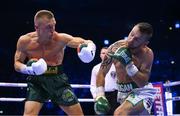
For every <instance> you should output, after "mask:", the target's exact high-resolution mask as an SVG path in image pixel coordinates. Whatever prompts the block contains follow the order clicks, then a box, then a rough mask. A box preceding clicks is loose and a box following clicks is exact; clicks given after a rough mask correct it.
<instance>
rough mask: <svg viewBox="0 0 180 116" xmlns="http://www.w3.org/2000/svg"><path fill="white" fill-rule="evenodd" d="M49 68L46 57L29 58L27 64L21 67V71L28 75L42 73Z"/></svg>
mask: <svg viewBox="0 0 180 116" xmlns="http://www.w3.org/2000/svg"><path fill="white" fill-rule="evenodd" d="M46 70H47V64H46V62H45V60H44V59H42V58H40V59H39V60H37V61H36V60H29V61H28V62H27V65H25V64H24V65H23V66H22V67H21V70H20V72H21V73H23V74H28V75H42V74H43V73H44V72H46Z"/></svg>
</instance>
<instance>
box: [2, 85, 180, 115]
mask: <svg viewBox="0 0 180 116" xmlns="http://www.w3.org/2000/svg"><path fill="white" fill-rule="evenodd" d="M177 85H180V81H176V82H169V83H163V84H162V86H163V88H168V87H171V86H177ZM0 87H19V88H22V87H23V88H25V87H27V84H26V83H6V82H0ZM71 87H72V88H83V89H84V88H85V89H89V88H90V85H83V84H71ZM163 96H164V98H165V100H164V102H165V103H166V108H165V110H166V112H167V115H173V105H172V104H173V102H175V101H180V96H175V97H173V96H172V93H171V92H168V91H165V92H164V95H163ZM24 100H25V98H9V97H0V102H22V101H24ZM78 100H79V101H80V102H94V99H92V98H78ZM47 102H51V101H50V100H49V101H47ZM155 102H156V101H155Z"/></svg>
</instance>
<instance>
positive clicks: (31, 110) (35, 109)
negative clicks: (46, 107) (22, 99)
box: [24, 101, 42, 116]
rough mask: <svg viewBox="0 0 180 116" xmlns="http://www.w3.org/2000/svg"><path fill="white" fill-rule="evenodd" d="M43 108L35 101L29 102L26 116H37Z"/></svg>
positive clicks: (26, 104)
mask: <svg viewBox="0 0 180 116" xmlns="http://www.w3.org/2000/svg"><path fill="white" fill-rule="evenodd" d="M41 107H42V104H41V103H38V102H34V101H27V102H26V103H25V108H24V116H32V115H33V116H37V115H38V114H39V111H40V109H41Z"/></svg>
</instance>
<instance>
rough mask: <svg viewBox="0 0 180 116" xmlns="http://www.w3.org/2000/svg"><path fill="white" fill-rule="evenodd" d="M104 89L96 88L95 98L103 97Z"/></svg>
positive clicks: (101, 87)
mask: <svg viewBox="0 0 180 116" xmlns="http://www.w3.org/2000/svg"><path fill="white" fill-rule="evenodd" d="M104 95H105V94H104V87H103V86H100V87H97V88H96V97H98V96H104Z"/></svg>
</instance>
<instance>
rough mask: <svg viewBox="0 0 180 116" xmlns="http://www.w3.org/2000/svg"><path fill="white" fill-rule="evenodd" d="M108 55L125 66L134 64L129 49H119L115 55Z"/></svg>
mask: <svg viewBox="0 0 180 116" xmlns="http://www.w3.org/2000/svg"><path fill="white" fill-rule="evenodd" d="M108 55H109V56H110V57H112V58H114V59H117V60H119V61H120V62H121V63H122V64H123V65H124V66H127V65H128V64H129V63H131V62H132V55H131V52H130V50H129V49H128V48H126V47H121V48H118V49H117V50H116V51H115V53H114V54H111V53H108Z"/></svg>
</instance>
